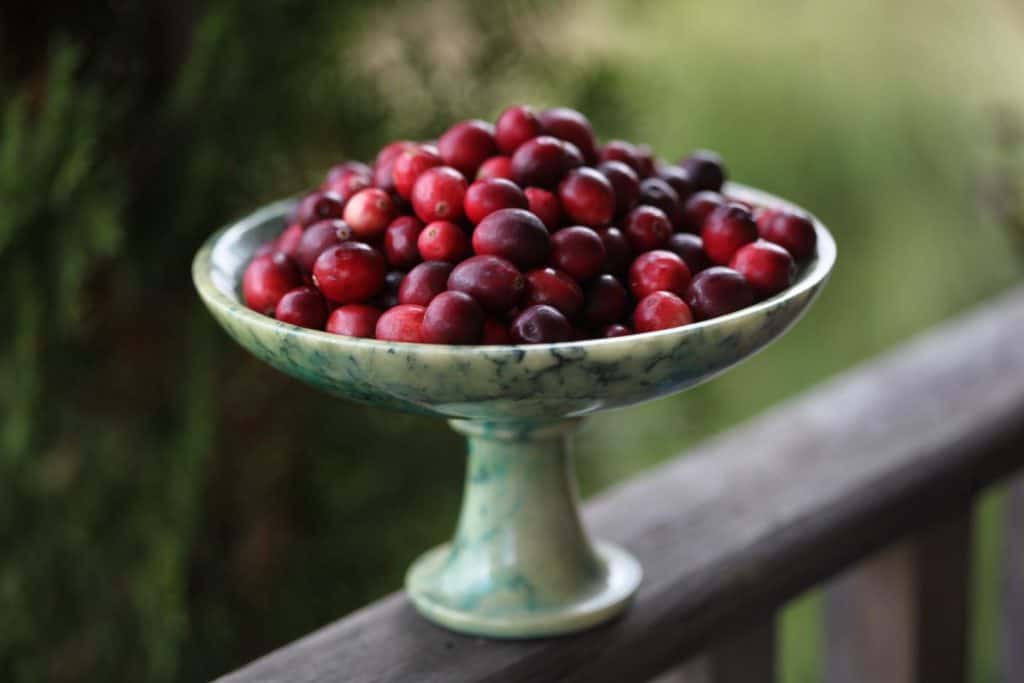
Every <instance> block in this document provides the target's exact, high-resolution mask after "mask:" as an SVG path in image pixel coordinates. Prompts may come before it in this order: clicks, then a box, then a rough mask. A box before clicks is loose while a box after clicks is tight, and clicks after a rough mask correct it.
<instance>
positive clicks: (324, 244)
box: [295, 219, 352, 271]
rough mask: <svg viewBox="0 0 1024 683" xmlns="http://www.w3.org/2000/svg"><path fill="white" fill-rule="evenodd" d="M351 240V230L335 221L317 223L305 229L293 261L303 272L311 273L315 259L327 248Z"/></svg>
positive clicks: (340, 222) (341, 222)
mask: <svg viewBox="0 0 1024 683" xmlns="http://www.w3.org/2000/svg"><path fill="white" fill-rule="evenodd" d="M350 239H352V228H350V227H349V226H348V223H346V222H345V221H340V220H337V219H332V220H326V221H319V222H317V223H314V224H313V225H311V226H309V227H308V228H306V230H305V231H304V232H303V233H302V237H301V238H300V239H299V244H298V246H297V247H296V248H295V261H296V263H298V264H299V267H300V268H302V269H303V270H305V271H312V270H313V264H314V263H316V258H317V257H318V256H319V255H320V254H322V253H323V252H324V250H325V249H327V248H328V247H333V246H334V245H335V244H341V243H342V242H347V241H349V240H350Z"/></svg>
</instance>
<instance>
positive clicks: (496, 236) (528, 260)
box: [473, 209, 551, 269]
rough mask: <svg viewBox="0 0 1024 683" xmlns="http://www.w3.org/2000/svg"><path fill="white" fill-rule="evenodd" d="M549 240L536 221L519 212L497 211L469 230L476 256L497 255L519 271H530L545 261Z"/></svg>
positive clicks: (534, 218)
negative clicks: (527, 269) (472, 229)
mask: <svg viewBox="0 0 1024 683" xmlns="http://www.w3.org/2000/svg"><path fill="white" fill-rule="evenodd" d="M550 248H551V238H550V237H548V231H547V229H546V228H545V227H544V224H543V223H541V222H540V219H539V218H537V217H536V216H534V215H533V214H532V213H530V212H529V211H524V210H523V209H500V210H498V211H495V212H494V213H492V214H491V215H489V216H487V217H486V218H484V219H483V220H482V221H480V224H479V225H477V226H476V230H474V231H473V250H474V251H475V252H476V253H477V254H489V255H492V256H501V257H502V258H506V259H508V260H509V261H511V262H512V263H513V264H515V265H516V266H517V267H519V268H523V269H525V268H532V267H534V266H538V265H540V264H542V263H544V261H545V260H546V259H547V257H548V252H549V251H550Z"/></svg>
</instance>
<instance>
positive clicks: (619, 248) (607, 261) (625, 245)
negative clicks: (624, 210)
mask: <svg viewBox="0 0 1024 683" xmlns="http://www.w3.org/2000/svg"><path fill="white" fill-rule="evenodd" d="M597 235H598V237H600V238H601V242H602V243H604V270H605V272H608V273H624V272H626V269H627V268H629V264H630V262H631V261H632V260H633V247H631V246H630V245H629V238H627V237H626V235H625V233H623V232H622V231H621V230H619V229H618V228H616V227H614V226H609V227H607V228H599V229H598V230H597Z"/></svg>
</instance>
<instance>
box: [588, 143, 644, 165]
mask: <svg viewBox="0 0 1024 683" xmlns="http://www.w3.org/2000/svg"><path fill="white" fill-rule="evenodd" d="M597 158H598V160H599V161H601V163H604V162H606V161H618V162H620V163H623V164H625V165H626V166H629V167H630V168H631V169H632V170H633V172H634V173H636V172H638V171H639V170H640V158H639V157H638V156H637V152H636V146H635V145H634V144H633V143H631V142H626V141H625V140H609V141H608V142H606V143H604V144H603V145H601V149H599V150H598V152H597Z"/></svg>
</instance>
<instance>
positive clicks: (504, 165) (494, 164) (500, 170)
mask: <svg viewBox="0 0 1024 683" xmlns="http://www.w3.org/2000/svg"><path fill="white" fill-rule="evenodd" d="M491 178H504V179H505V180H512V158H511V157H506V156H496V157H491V158H490V159H487V160H486V161H484V163H482V164H480V168H479V169H478V170H477V172H476V179H477V180H490V179H491Z"/></svg>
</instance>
